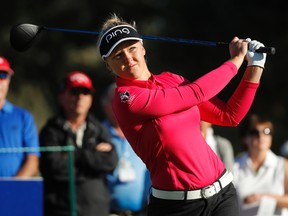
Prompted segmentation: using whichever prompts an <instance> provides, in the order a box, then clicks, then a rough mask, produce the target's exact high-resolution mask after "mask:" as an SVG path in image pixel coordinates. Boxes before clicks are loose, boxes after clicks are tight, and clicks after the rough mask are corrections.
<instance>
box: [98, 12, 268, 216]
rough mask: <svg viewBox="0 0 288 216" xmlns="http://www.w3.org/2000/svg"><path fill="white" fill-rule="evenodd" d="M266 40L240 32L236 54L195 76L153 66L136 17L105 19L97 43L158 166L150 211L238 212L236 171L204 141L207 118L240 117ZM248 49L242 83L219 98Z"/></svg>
mask: <svg viewBox="0 0 288 216" xmlns="http://www.w3.org/2000/svg"><path fill="white" fill-rule="evenodd" d="M248 45H249V51H247V50H248ZM262 46H264V45H263V44H262V43H260V42H258V41H255V40H253V41H251V40H250V39H246V40H245V39H239V38H238V37H234V38H233V40H232V41H231V42H230V44H229V51H230V56H231V57H230V59H228V60H227V61H225V62H224V63H223V64H222V65H220V66H219V67H218V68H216V69H214V70H212V71H210V72H209V73H207V74H205V75H204V76H202V77H201V78H199V79H197V80H195V81H193V82H189V81H188V80H187V79H185V78H184V77H182V76H179V75H177V74H173V73H171V72H162V73H160V74H159V75H156V74H154V73H152V72H151V71H150V70H149V69H148V67H147V64H146V61H145V54H146V51H145V48H144V47H143V43H142V38H141V35H139V34H138V32H137V30H136V28H135V25H133V24H129V23H127V22H126V21H124V20H123V19H122V18H120V17H117V16H116V15H115V14H113V15H112V16H111V17H109V18H108V19H107V20H106V21H105V22H104V24H103V26H102V30H101V34H100V37H99V41H98V48H99V52H100V54H101V57H102V59H103V60H104V62H105V64H106V66H107V68H108V70H110V71H113V72H114V73H115V74H116V82H117V89H116V90H115V95H114V99H113V102H112V104H113V110H114V113H115V115H116V117H117V120H118V121H119V124H120V126H121V128H122V130H123V132H124V134H125V136H126V137H127V139H128V141H129V143H130V144H131V146H132V147H133V149H134V151H135V152H136V153H137V155H138V156H139V157H140V158H141V159H142V160H143V161H144V163H145V164H146V166H147V168H148V169H149V171H150V174H151V180H152V189H151V196H150V201H149V206H148V216H165V215H169V216H173V215H175V216H176V215H177V216H180V215H181V216H182V215H183V216H184V215H185V216H186V215H187V216H188V215H189V216H200V215H201V216H203V215H205V216H206V215H213V216H231V215H233V216H235V215H237V212H238V204H237V197H236V192H235V188H234V186H233V184H232V183H231V182H232V180H233V175H232V173H230V172H228V171H227V170H226V169H225V166H224V164H223V162H222V161H221V160H220V159H219V157H217V156H216V154H215V153H214V151H213V150H212V149H211V148H210V147H209V145H207V143H206V142H205V140H204V138H203V137H202V135H201V131H200V120H204V121H208V122H211V123H212V124H215V125H222V126H237V125H238V124H239V123H240V121H241V120H242V118H243V117H244V116H245V115H246V113H247V111H248V110H249V108H250V106H251V104H252V102H253V99H254V96H255V93H256V90H257V87H258V86H259V81H260V77H261V75H262V71H263V68H264V64H265V59H266V54H262V53H256V52H255V50H256V49H258V48H259V47H262ZM172 54H173V53H172ZM245 56H246V60H247V61H248V64H247V68H246V70H245V73H244V75H243V78H242V80H241V81H240V83H239V85H238V87H237V89H236V90H235V92H234V93H233V95H232V96H231V97H230V99H229V100H228V102H227V103H225V102H223V101H221V100H219V99H218V98H216V95H217V93H219V92H220V91H221V90H222V89H223V88H224V87H225V86H226V85H227V84H228V83H229V82H230V80H231V79H232V78H233V77H234V76H235V75H236V74H237V72H238V69H239V68H240V66H241V65H242V64H243V62H244V59H245ZM127 173H129V172H127Z"/></svg>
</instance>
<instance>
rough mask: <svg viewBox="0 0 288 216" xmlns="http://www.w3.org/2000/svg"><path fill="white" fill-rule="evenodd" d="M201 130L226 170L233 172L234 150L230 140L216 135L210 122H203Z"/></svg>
mask: <svg viewBox="0 0 288 216" xmlns="http://www.w3.org/2000/svg"><path fill="white" fill-rule="evenodd" d="M200 129H201V132H202V135H203V137H204V138H205V140H206V142H207V143H208V145H209V146H210V147H211V148H212V150H213V151H214V152H215V153H216V154H217V155H218V156H219V157H220V159H221V160H222V161H223V162H224V164H225V166H226V168H227V169H228V170H230V171H232V169H233V164H234V150H233V146H232V144H231V142H230V140H228V139H227V138H225V137H222V136H220V135H217V134H215V133H214V129H213V126H212V124H211V123H210V122H206V121H201V124H200Z"/></svg>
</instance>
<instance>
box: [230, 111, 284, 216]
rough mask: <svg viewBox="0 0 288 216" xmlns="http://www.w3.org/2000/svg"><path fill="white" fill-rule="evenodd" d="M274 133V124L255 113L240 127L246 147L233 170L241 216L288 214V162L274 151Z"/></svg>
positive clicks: (237, 158)
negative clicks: (272, 146) (272, 148)
mask: <svg viewBox="0 0 288 216" xmlns="http://www.w3.org/2000/svg"><path fill="white" fill-rule="evenodd" d="M273 132H274V128H273V123H272V122H271V121H270V120H269V119H267V118H265V117H262V116H259V115H256V114H251V115H248V116H247V118H246V119H244V121H243V122H242V123H241V125H240V136H241V139H242V141H243V143H244V145H245V147H247V151H246V152H244V153H243V154H241V155H239V156H237V157H236V160H235V164H234V169H233V173H234V184H235V187H236V190H237V192H238V197H239V203H240V215H243V216H250V215H251V216H252V215H256V214H257V215H261V216H262V215H263V211H264V212H265V214H264V215H286V214H284V212H285V213H287V208H288V163H287V160H286V159H285V158H283V157H281V156H277V155H276V154H275V153H273V152H272V151H271V145H272V138H273ZM268 212H270V214H269V213H268Z"/></svg>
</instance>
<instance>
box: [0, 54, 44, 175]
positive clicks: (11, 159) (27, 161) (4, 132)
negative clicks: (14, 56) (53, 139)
mask: <svg viewBox="0 0 288 216" xmlns="http://www.w3.org/2000/svg"><path fill="white" fill-rule="evenodd" d="M13 74H14V71H13V70H12V69H11V67H10V64H9V62H8V61H7V59H6V58H4V57H0V149H1V152H0V178H1V177H17V178H27V177H33V176H35V175H36V174H37V173H38V165H39V156H40V154H39V151H38V147H39V141H38V132H37V127H36V123H35V121H34V118H33V116H32V114H31V113H30V112H29V111H27V110H25V109H23V108H21V107H19V106H15V105H14V104H12V103H11V102H9V101H8V100H6V97H7V93H8V90H9V84H10V81H11V77H12V75H13ZM15 148H16V149H19V148H30V149H31V152H21V151H20V152H18V151H17V152H13V153H11V151H13V149H15ZM33 148H34V149H33ZM6 150H7V151H6Z"/></svg>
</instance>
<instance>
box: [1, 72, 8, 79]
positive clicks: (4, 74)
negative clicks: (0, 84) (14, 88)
mask: <svg viewBox="0 0 288 216" xmlns="http://www.w3.org/2000/svg"><path fill="white" fill-rule="evenodd" d="M8 77H9V74H8V73H7V72H5V71H0V79H7V78H8Z"/></svg>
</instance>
